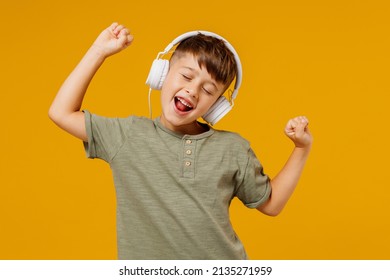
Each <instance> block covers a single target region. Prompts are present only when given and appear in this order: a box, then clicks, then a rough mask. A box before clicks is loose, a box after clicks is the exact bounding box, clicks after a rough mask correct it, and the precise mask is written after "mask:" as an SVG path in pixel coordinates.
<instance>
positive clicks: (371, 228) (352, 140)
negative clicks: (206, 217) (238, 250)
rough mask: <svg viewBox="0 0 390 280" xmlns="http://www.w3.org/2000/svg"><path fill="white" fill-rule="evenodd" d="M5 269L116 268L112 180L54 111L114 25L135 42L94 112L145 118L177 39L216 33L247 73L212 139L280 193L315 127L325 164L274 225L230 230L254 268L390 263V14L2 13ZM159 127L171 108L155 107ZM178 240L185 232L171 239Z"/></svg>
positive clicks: (94, 88)
mask: <svg viewBox="0 0 390 280" xmlns="http://www.w3.org/2000/svg"><path fill="white" fill-rule="evenodd" d="M0 14H1V16H0V22H1V30H2V31H1V35H0V40H1V44H0V50H1V60H0V61H1V62H0V71H1V75H0V79H1V91H0V104H1V109H0V116H1V129H0V134H1V137H0V144H1V150H2V151H1V160H0V259H115V258H116V225H115V191H114V186H113V181H112V178H111V173H110V168H109V166H108V165H107V164H106V163H104V162H103V161H99V160H88V159H86V157H85V153H84V150H83V145H82V142H81V141H79V140H77V139H76V138H73V137H72V136H70V135H68V134H66V133H65V132H63V131H61V130H60V129H59V128H57V127H56V126H55V125H54V124H53V123H52V122H51V121H50V120H49V118H48V116H47V112H48V109H49V106H50V104H51V102H52V100H53V98H54V96H55V94H56V93H57V91H58V89H59V87H60V86H61V84H62V82H63V81H64V80H65V78H66V77H67V75H68V74H69V73H70V72H71V71H72V69H73V68H74V67H75V66H76V64H77V63H78V62H79V60H80V59H81V58H82V56H83V54H84V53H85V52H86V50H87V49H88V47H89V46H90V45H91V44H92V42H93V41H94V39H95V38H96V36H97V35H98V34H99V33H100V32H101V31H102V30H103V29H104V28H106V27H107V26H109V25H110V24H111V23H112V22H113V21H118V22H120V23H122V24H124V25H126V26H127V27H128V28H129V29H130V30H131V31H132V33H133V35H134V37H135V39H134V42H133V44H132V46H130V47H129V48H128V49H127V50H126V51H124V52H122V53H119V54H117V55H115V56H113V57H110V58H109V59H107V61H106V62H105V64H104V65H103V66H102V68H101V69H100V70H99V72H98V73H97V75H96V76H95V78H94V80H93V81H92V83H91V85H90V88H89V91H88V93H87V96H86V98H85V100H84V104H83V108H86V109H89V110H90V111H92V112H94V113H97V114H100V115H104V116H110V117H116V116H118V117H125V116H128V115H130V114H135V115H143V116H148V106H147V92H148V88H147V86H146V85H145V80H146V77H147V74H148V71H149V68H150V66H151V63H152V61H153V59H154V58H155V57H156V55H157V53H158V52H159V51H162V50H163V49H164V48H165V47H166V45H167V44H168V43H170V42H171V40H173V39H174V38H175V37H176V36H178V35H180V34H182V33H184V32H187V31H190V30H209V31H212V32H215V33H218V34H220V35H222V36H223V37H225V38H226V39H228V41H229V42H230V43H231V44H232V45H233V46H234V47H235V48H236V50H237V51H238V53H239V55H240V58H241V60H242V64H243V83H242V87H241V89H240V91H239V94H238V97H237V99H236V103H235V107H234V109H233V110H232V111H231V112H230V113H229V114H228V115H227V116H226V117H225V118H224V119H222V120H221V121H220V122H219V123H218V124H217V125H216V126H215V127H216V128H217V129H225V130H232V131H236V132H238V133H240V134H241V135H242V136H243V137H245V138H246V139H248V140H249V141H250V142H251V145H252V147H253V149H254V150H255V152H256V154H257V156H258V157H259V159H260V161H261V162H262V164H263V165H264V167H265V172H266V173H267V174H269V175H270V176H271V177H273V176H275V175H276V174H277V172H278V171H279V170H280V169H281V167H282V166H283V164H284V163H285V161H286V160H287V157H288V156H289V154H290V152H291V150H292V148H293V144H292V142H290V141H289V140H288V139H287V137H285V136H284V134H283V129H284V126H285V123H286V122H287V120H288V119H289V118H292V117H294V116H296V115H306V116H307V117H308V118H309V119H310V129H311V131H312V133H313V135H314V143H313V148H312V153H311V155H310V158H309V160H308V162H307V165H306V168H305V170H304V173H303V176H302V179H301V181H300V182H299V185H298V187H297V190H296V192H295V193H294V195H293V196H292V198H291V200H290V202H289V203H288V205H287V207H286V208H285V210H284V212H282V214H281V215H280V216H278V217H276V218H271V217H267V216H264V215H262V214H261V213H259V212H257V211H255V210H249V209H247V208H245V207H244V206H243V205H241V203H240V202H238V201H237V200H234V202H233V204H232V207H231V215H232V223H233V224H234V226H235V229H236V231H237V234H238V235H239V236H240V238H241V240H242V241H243V243H244V244H245V246H246V248H247V251H248V254H249V256H250V258H252V259H389V258H390V242H389V236H390V219H389V213H390V204H389V201H390V183H389V171H388V166H389V164H388V159H389V158H390V152H389V144H388V143H389V134H390V133H389V103H390V102H389V99H390V98H389V89H390V87H389V82H388V81H389V64H390V63H389V62H390V61H389V49H390V44H389V43H390V41H389V27H390V19H389V14H390V9H389V4H388V2H387V1H375V0H374V1H300V0H298V1H287V0H283V1H246V0H244V1H238V2H237V1H235V2H231V3H230V2H229V1H228V2H226V1H205V0H199V1H195V2H183V1H177V0H172V1H169V2H161V1H120V0H119V1H115V2H109V1H98V0H94V1H89V0H88V1H75V0H66V1H55V2H53V1H44V0H37V1H27V0H24V1H23V0H21V1H2V2H1V4H0ZM153 108H154V115H155V116H157V115H158V113H159V110H160V107H159V92H157V91H154V92H153ZM173 230H175V229H173Z"/></svg>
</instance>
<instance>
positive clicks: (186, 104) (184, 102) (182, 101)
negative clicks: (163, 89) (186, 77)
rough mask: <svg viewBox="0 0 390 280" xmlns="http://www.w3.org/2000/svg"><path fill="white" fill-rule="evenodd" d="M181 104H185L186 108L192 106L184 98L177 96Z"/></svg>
mask: <svg viewBox="0 0 390 280" xmlns="http://www.w3.org/2000/svg"><path fill="white" fill-rule="evenodd" d="M177 99H178V100H179V101H180V103H181V104H183V105H185V106H187V107H188V108H192V106H191V105H190V104H188V103H187V102H186V101H185V100H184V99H181V98H180V97H178V98H177Z"/></svg>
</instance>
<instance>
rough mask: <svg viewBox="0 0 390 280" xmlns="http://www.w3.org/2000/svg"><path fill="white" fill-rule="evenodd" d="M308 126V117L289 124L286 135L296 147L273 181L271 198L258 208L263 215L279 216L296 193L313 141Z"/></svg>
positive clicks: (297, 118) (293, 120) (299, 118)
mask: <svg viewBox="0 0 390 280" xmlns="http://www.w3.org/2000/svg"><path fill="white" fill-rule="evenodd" d="M308 124H309V122H308V120H307V118H306V117H296V118H294V119H291V120H289V122H288V123H287V126H286V128H285V133H286V135H287V136H288V137H289V138H290V139H291V140H292V141H293V142H294V144H295V147H294V150H293V152H292V153H291V155H290V157H289V159H288V160H287V162H286V164H285V165H284V167H283V168H282V170H281V171H280V172H279V173H278V174H277V175H276V176H275V178H273V179H272V180H271V187H272V193H271V197H270V198H269V200H268V201H267V202H265V203H264V204H262V205H260V206H259V207H258V208H257V209H258V210H259V211H261V212H262V213H264V214H267V215H270V216H276V215H278V214H279V213H280V212H281V211H282V210H283V208H284V206H285V205H286V203H287V201H288V200H289V198H290V197H291V195H292V193H293V192H294V190H295V187H296V186H297V184H298V181H299V178H300V177H301V174H302V171H303V168H304V166H305V163H306V160H307V157H308V156H309V152H310V149H311V144H312V141H313V139H312V136H311V134H310V131H309V128H308Z"/></svg>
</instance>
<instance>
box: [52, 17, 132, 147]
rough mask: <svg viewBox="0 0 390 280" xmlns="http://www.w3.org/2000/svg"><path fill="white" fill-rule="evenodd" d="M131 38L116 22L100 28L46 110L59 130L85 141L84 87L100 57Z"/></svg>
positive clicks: (103, 58) (123, 44)
mask: <svg viewBox="0 0 390 280" xmlns="http://www.w3.org/2000/svg"><path fill="white" fill-rule="evenodd" d="M132 41H133V36H132V35H130V33H129V31H128V29H127V28H125V27H124V26H123V25H119V24H118V23H113V24H112V25H111V26H110V27H108V28H106V29H105V30H103V32H102V33H100V35H99V36H98V37H97V38H96V40H95V42H94V43H93V44H92V46H91V47H90V48H89V49H88V51H87V52H86V54H85V55H84V57H83V58H82V59H81V61H80V62H79V64H78V65H77V66H76V68H75V69H74V70H73V71H72V73H71V74H70V75H69V76H68V78H67V79H66V80H65V82H64V83H63V84H62V86H61V88H60V90H59V91H58V93H57V95H56V97H55V99H54V101H53V103H52V104H51V107H50V109H49V117H50V119H51V120H52V121H53V122H54V123H56V124H57V125H58V126H59V127H60V128H62V129H63V130H65V131H67V132H69V133H70V134H72V135H74V136H76V137H77V138H79V139H81V140H83V141H87V140H88V139H87V133H86V129H85V119H84V113H83V112H81V111H80V108H81V104H82V102H83V99H84V95H85V93H86V91H87V88H88V86H89V84H90V82H91V80H92V78H93V77H94V75H95V73H96V71H97V70H98V69H99V67H100V66H101V65H102V64H103V62H104V60H105V59H106V58H107V57H109V56H111V55H113V54H115V53H118V52H120V51H121V50H123V49H125V48H126V47H127V46H129V45H130V44H131V42H132Z"/></svg>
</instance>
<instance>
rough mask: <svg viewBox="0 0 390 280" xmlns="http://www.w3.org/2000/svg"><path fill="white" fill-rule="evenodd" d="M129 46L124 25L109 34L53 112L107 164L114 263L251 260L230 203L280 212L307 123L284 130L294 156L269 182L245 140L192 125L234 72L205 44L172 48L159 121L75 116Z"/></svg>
mask: <svg viewBox="0 0 390 280" xmlns="http://www.w3.org/2000/svg"><path fill="white" fill-rule="evenodd" d="M132 40H133V37H132V35H130V33H129V31H128V30H127V29H126V28H125V27H124V26H122V25H119V24H117V23H114V24H112V25H111V26H110V27H108V28H107V29H105V30H104V31H103V32H102V33H101V34H100V35H99V36H98V37H97V39H96V41H95V42H94V44H93V45H92V46H91V47H90V49H89V50H88V51H87V53H86V54H85V56H84V57H83V59H82V60H81V62H80V63H79V64H78V65H77V67H76V68H75V69H74V71H73V72H72V73H71V74H70V75H69V77H68V78H67V79H66V81H65V82H64V84H63V85H62V87H61V88H60V90H59V92H58V94H57V96H56V98H55V100H54V101H53V104H52V106H51V108H50V110H49V116H50V118H51V119H52V120H53V121H54V122H55V123H56V124H57V125H58V126H59V127H61V128H62V129H64V130H65V131H67V132H69V133H70V134H72V135H74V136H76V137H78V138H80V139H81V140H83V141H84V145H85V149H86V152H87V155H88V157H90V158H101V159H103V160H105V161H106V162H108V163H109V164H110V166H111V169H112V172H113V176H114V183H115V188H116V195H117V234H118V257H119V259H247V255H246V253H245V249H244V248H243V245H242V243H241V242H240V240H239V239H238V237H237V236H236V234H235V232H234V230H233V228H232V226H231V224H230V220H229V211H228V208H229V205H230V202H231V200H232V199H233V198H234V197H238V198H239V199H240V200H241V201H242V202H243V203H244V204H245V205H246V206H247V207H249V208H256V209H258V210H259V211H261V212H262V213H264V214H266V215H271V216H275V215H277V214H278V213H280V211H281V210H282V208H283V207H284V205H285V204H286V203H287V200H288V199H289V197H290V196H291V194H292V192H293V191H294V189H295V186H296V185H297V183H298V179H299V177H300V175H301V172H302V170H303V167H304V164H305V162H306V159H307V157H308V154H309V151H310V147H311V143H312V138H311V135H310V133H309V130H308V127H307V126H308V121H307V119H306V118H305V117H297V118H294V119H292V120H290V121H289V122H288V124H287V126H286V128H285V132H286V135H287V136H288V137H289V138H291V140H292V141H293V142H294V144H295V148H294V150H293V152H292V154H291V156H290V158H289V159H288V161H287V163H286V165H285V166H284V167H283V169H282V170H281V171H280V173H279V174H278V175H277V176H276V177H275V178H274V179H272V180H270V179H269V177H268V176H266V175H265V174H264V173H263V168H262V166H261V164H260V163H259V161H258V160H257V159H256V157H255V155H254V153H253V151H252V150H251V148H250V147H249V144H248V142H247V141H246V140H244V139H243V138H241V137H240V136H239V135H237V134H235V133H230V132H226V131H217V130H214V129H213V128H211V127H210V126H208V125H207V124H203V123H200V122H198V121H197V120H198V118H199V117H201V116H203V114H205V113H206V112H207V111H208V109H209V108H210V107H211V105H212V104H213V103H214V102H215V101H216V100H217V99H218V97H219V96H220V95H221V94H223V92H224V91H225V90H226V88H227V87H228V86H229V84H230V83H231V82H232V80H233V79H234V76H235V75H236V74H237V65H236V64H235V62H234V58H233V56H232V53H231V52H230V51H229V50H228V49H227V48H226V46H225V45H224V44H221V42H222V41H221V40H219V39H217V38H211V37H207V36H206V37H204V36H194V37H193V38H191V39H189V40H190V42H192V41H193V43H188V42H187V45H186V46H181V44H182V43H180V44H179V46H178V47H177V49H176V51H175V53H174V54H173V56H172V58H171V62H170V68H169V71H168V74H167V76H166V79H165V80H164V83H163V85H162V89H161V105H162V114H161V116H160V117H159V118H156V119H155V120H150V119H147V118H142V117H136V116H130V117H128V118H104V117H100V116H97V115H94V114H91V113H89V112H88V111H80V108H81V104H82V100H83V97H84V94H85V92H86V90H87V87H88V85H89V83H90V81H91V80H92V78H93V76H94V74H95V73H96V71H97V70H98V69H99V67H100V66H101V65H102V63H103V62H104V60H105V59H106V58H107V57H109V56H110V55H113V54H115V53H117V52H119V51H121V50H123V49H125V48H126V47H127V46H129V45H130V44H131V42H132ZM191 40H192V41H191ZM183 45H185V44H183ZM194 46H195V47H194ZM198 46H199V47H198ZM200 46H205V47H200ZM216 63H217V64H216ZM218 63H222V64H221V65H218Z"/></svg>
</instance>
